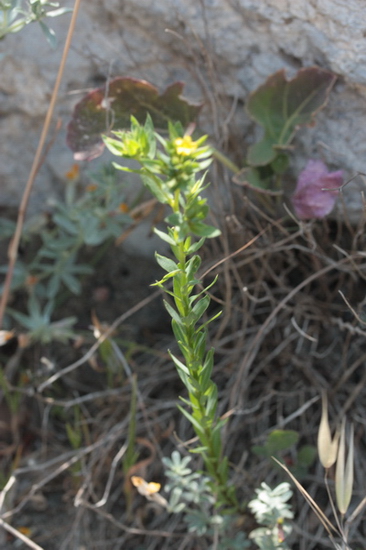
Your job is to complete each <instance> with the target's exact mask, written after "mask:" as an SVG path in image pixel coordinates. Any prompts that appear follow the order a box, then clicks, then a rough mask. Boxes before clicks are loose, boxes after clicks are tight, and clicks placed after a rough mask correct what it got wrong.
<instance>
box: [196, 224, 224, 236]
mask: <svg viewBox="0 0 366 550" xmlns="http://www.w3.org/2000/svg"><path fill="white" fill-rule="evenodd" d="M189 228H190V230H191V231H192V233H193V234H194V235H197V236H198V237H206V238H208V239H213V238H214V237H218V236H219V235H221V231H220V229H217V227H213V226H212V225H207V224H205V223H203V222H195V223H190V224H189Z"/></svg>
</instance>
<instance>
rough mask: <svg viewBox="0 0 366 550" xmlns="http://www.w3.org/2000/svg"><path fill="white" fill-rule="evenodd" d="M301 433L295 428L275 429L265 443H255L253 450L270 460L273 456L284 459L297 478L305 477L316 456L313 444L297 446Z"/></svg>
mask: <svg viewBox="0 0 366 550" xmlns="http://www.w3.org/2000/svg"><path fill="white" fill-rule="evenodd" d="M298 441H299V434H298V433H297V432H295V431H294V430H274V431H273V432H271V433H270V434H269V435H268V437H267V440H266V442H265V443H264V444H263V445H254V446H253V447H252V452H253V453H254V454H256V455H257V456H261V457H264V458H267V459H268V460H270V459H271V458H272V456H274V457H276V458H277V459H278V460H284V461H285V463H286V464H287V466H288V468H289V470H290V471H291V472H292V473H293V474H294V475H295V476H296V478H297V479H301V478H302V477H304V476H305V475H306V474H307V472H308V470H309V468H310V466H311V465H312V464H313V462H314V460H315V457H316V448H315V447H314V446H313V445H302V446H301V447H299V448H295V445H296V444H297V443H298Z"/></svg>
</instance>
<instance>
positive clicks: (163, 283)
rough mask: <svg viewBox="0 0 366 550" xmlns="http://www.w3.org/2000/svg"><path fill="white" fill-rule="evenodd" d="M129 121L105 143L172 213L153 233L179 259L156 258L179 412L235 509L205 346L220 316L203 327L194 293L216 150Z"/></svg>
mask: <svg viewBox="0 0 366 550" xmlns="http://www.w3.org/2000/svg"><path fill="white" fill-rule="evenodd" d="M131 120H132V124H131V131H129V132H115V133H114V134H115V137H114V138H107V137H106V138H105V139H104V141H105V143H106V145H107V147H108V148H109V149H110V150H111V151H112V152H113V153H114V154H115V155H118V156H123V157H126V158H133V159H135V160H137V161H139V163H140V168H139V169H138V170H134V172H138V173H139V174H140V175H141V178H142V181H143V183H144V184H145V186H146V187H147V188H148V189H149V190H150V191H151V193H152V194H153V195H154V196H155V197H156V199H157V200H158V201H159V202H161V203H162V204H166V205H168V207H169V208H170V210H171V213H170V214H169V215H168V216H167V218H166V219H165V221H166V222H167V225H168V227H167V230H166V232H164V231H160V230H156V233H157V235H158V236H159V237H160V238H161V239H162V240H163V241H165V242H167V243H168V244H169V245H170V248H171V251H172V253H173V257H174V259H172V258H168V257H166V256H162V255H160V254H156V260H157V262H158V263H159V265H160V266H161V267H162V268H163V269H164V271H165V272H166V274H165V275H164V276H163V278H162V279H161V280H160V281H158V282H156V283H155V285H156V286H159V287H161V288H163V289H164V290H165V292H166V293H167V295H168V296H170V298H171V300H170V301H165V306H166V309H167V311H168V313H169V314H170V316H171V317H172V329H173V333H174V336H175V338H176V341H177V343H178V346H179V349H180V352H181V355H182V357H181V358H179V357H176V356H174V355H173V354H172V353H170V356H171V358H172V361H173V363H174V365H175V367H176V369H177V372H178V374H179V376H180V378H181V380H182V382H183V384H184V385H185V387H186V389H187V391H188V399H185V398H181V401H182V405H181V406H179V409H180V411H181V412H182V414H183V415H184V416H185V417H186V418H187V419H188V420H189V421H190V422H191V424H192V426H193V429H194V431H195V433H196V435H197V437H198V439H199V441H200V446H199V447H198V448H196V449H195V450H194V452H197V453H199V454H201V456H202V458H203V460H204V463H205V466H206V469H207V471H208V473H209V474H210V476H211V478H212V486H213V490H214V492H215V495H216V499H217V504H218V505H223V506H226V507H230V508H235V509H237V508H238V503H237V500H236V496H235V488H234V487H233V486H230V484H229V468H228V460H227V458H226V457H223V452H222V441H221V431H222V427H223V424H224V421H223V420H221V419H220V418H218V415H217V402H218V390H217V387H216V385H215V383H214V382H213V381H212V378H211V375H212V369H213V363H214V350H213V349H208V345H207V336H208V334H207V327H208V324H209V323H210V322H211V321H212V320H213V319H215V318H216V317H217V315H214V316H213V317H212V318H211V319H209V320H208V321H206V322H203V321H202V318H203V316H204V315H205V313H206V311H207V309H208V307H209V304H210V298H209V296H208V295H207V293H206V291H207V290H208V288H209V287H206V288H204V289H203V290H201V291H198V292H197V286H198V285H200V284H201V281H200V280H199V277H198V270H199V267H200V264H201V259H200V256H199V255H198V254H197V252H198V250H199V249H200V248H201V246H202V245H203V244H204V242H205V239H206V238H212V237H216V236H218V235H219V234H220V231H219V230H218V229H216V228H214V227H212V226H210V225H207V224H206V222H205V219H206V217H207V215H208V212H209V207H208V205H207V201H206V199H204V198H202V196H201V194H202V192H203V190H204V189H205V188H206V187H207V184H206V183H205V178H204V177H198V173H199V172H202V171H203V170H205V169H206V168H207V167H208V166H209V164H210V163H211V160H212V151H211V149H210V148H209V147H208V146H206V145H205V140H206V137H205V136H204V137H202V138H200V139H198V140H197V141H193V140H192V138H191V136H190V135H187V134H185V135H184V133H183V129H182V127H181V125H179V124H175V125H173V124H170V125H169V138H168V139H167V140H165V139H163V138H162V137H161V136H160V135H158V134H156V133H155V132H154V128H153V123H152V121H151V119H150V118H149V117H148V118H147V120H146V123H145V125H144V126H142V125H140V124H139V123H138V122H137V120H136V119H134V118H133V117H132V119H131ZM158 144H160V147H158ZM115 166H116V167H117V168H119V169H121V170H125V171H132V170H131V169H129V168H125V167H122V166H119V165H115ZM168 282H172V289H171V290H170V289H168V288H167V283H168ZM210 286H211V285H210Z"/></svg>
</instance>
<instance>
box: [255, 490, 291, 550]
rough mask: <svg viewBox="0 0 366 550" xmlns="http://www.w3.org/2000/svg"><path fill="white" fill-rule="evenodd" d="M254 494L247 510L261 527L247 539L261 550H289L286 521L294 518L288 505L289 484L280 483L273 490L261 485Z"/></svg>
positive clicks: (289, 531)
mask: <svg viewBox="0 0 366 550" xmlns="http://www.w3.org/2000/svg"><path fill="white" fill-rule="evenodd" d="M255 492H256V494H257V496H256V498H254V499H253V500H251V501H250V502H249V508H250V510H251V511H252V512H253V514H254V516H255V519H256V520H257V522H258V523H259V524H260V525H263V527H258V529H254V531H252V532H251V533H250V535H249V538H250V539H253V540H254V542H255V543H256V544H257V545H258V546H259V548H260V549H261V550H276V549H277V548H283V549H284V550H289V546H288V545H287V543H286V539H287V538H288V536H289V535H290V533H291V531H292V527H291V523H290V522H289V521H288V520H290V519H292V518H293V517H294V515H293V512H292V510H291V507H290V505H289V504H288V500H289V499H290V498H291V496H292V491H291V489H290V485H289V483H286V482H285V483H280V485H277V487H276V488H275V489H271V488H270V487H268V485H267V484H266V483H262V484H261V486H260V488H259V489H256V491H255Z"/></svg>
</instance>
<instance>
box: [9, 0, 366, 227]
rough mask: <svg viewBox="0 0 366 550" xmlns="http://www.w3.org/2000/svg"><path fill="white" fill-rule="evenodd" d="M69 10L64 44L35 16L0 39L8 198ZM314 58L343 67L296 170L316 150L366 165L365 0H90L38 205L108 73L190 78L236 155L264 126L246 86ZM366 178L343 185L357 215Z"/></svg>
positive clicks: (156, 80) (59, 176)
mask: <svg viewBox="0 0 366 550" xmlns="http://www.w3.org/2000/svg"><path fill="white" fill-rule="evenodd" d="M60 3H61V5H62V6H70V7H72V5H73V2H72V1H70V0H65V1H64V2H62V1H61V2H60ZM69 21H70V15H64V16H62V17H59V18H56V19H49V23H50V24H51V26H52V27H53V28H54V30H55V31H56V34H57V37H58V40H59V47H58V49H57V50H56V51H53V50H51V49H50V47H49V45H48V43H47V42H46V40H45V38H44V37H43V34H42V33H41V31H40V29H39V27H38V25H36V24H32V25H30V26H28V27H27V28H26V29H24V30H23V31H22V32H21V33H18V34H15V35H10V36H8V37H6V38H5V40H3V41H2V42H0V52H1V54H2V57H1V59H0V143H1V146H0V184H1V195H0V207H1V206H4V205H5V206H17V205H18V203H19V199H20V196H21V192H22V189H23V187H24V184H25V182H26V179H27V176H28V173H29V170H30V167H31V163H32V158H33V155H34V151H35V149H36V147H37V142H38V138H39V135H40V132H41V125H42V122H43V119H44V115H45V112H46V109H47V103H48V100H49V97H50V93H51V90H52V86H53V83H54V81H55V75H56V72H57V68H58V63H59V60H60V58H61V53H62V48H63V43H64V39H65V36H66V33H67V27H68V23H69ZM166 29H169V31H170V32H166ZM314 64H315V65H319V66H320V67H323V68H325V69H330V70H332V71H334V72H335V73H336V74H337V75H338V76H339V78H338V81H337V83H336V86H335V89H334V91H333V92H332V94H331V97H330V101H329V103H328V106H327V107H326V108H325V109H324V110H323V111H322V112H321V113H320V114H319V115H318V118H317V120H318V123H317V126H316V127H315V128H314V129H305V130H301V132H300V133H299V135H298V137H297V138H296V142H295V143H296V154H295V155H294V157H293V162H292V167H293V171H294V174H296V172H297V171H298V170H301V169H302V168H303V166H304V165H305V162H306V160H307V159H308V158H321V159H323V160H324V161H325V162H326V163H327V164H328V165H329V167H330V168H333V169H343V170H345V173H346V175H347V176H351V175H353V174H354V173H355V172H356V171H359V172H366V163H365V160H366V155H365V152H366V124H365V121H366V116H365V115H366V6H365V3H364V0H307V1H306V2H304V1H303V0H288V1H287V0H138V1H137V0H105V1H103V2H101V1H100V0H84V2H82V3H81V11H80V14H79V17H78V21H77V28H76V34H75V36H74V40H73V46H72V50H71V53H70V55H69V59H68V62H67V67H66V73H65V76H64V80H63V84H62V89H61V93H60V97H59V102H58V106H57V110H56V114H57V116H60V117H61V118H62V120H63V130H62V131H61V132H60V133H59V134H58V135H57V137H56V141H55V144H54V146H53V148H52V150H51V152H50V154H49V156H48V158H47V160H46V162H45V165H44V166H43V167H42V169H41V172H40V174H39V176H38V178H37V182H36V188H35V191H34V193H33V195H32V199H31V204H30V211H31V212H34V211H35V210H38V209H40V208H42V205H44V204H45V203H46V202H47V201H48V200H49V199H50V198H52V197H57V196H58V194H59V192H60V185H61V184H62V181H63V178H64V174H65V172H66V171H67V170H68V169H69V168H70V166H71V165H72V163H73V157H72V153H71V151H70V150H69V149H68V148H67V146H66V144H65V127H66V124H67V122H68V120H69V118H70V116H71V112H72V109H73V106H74V104H75V103H76V102H77V101H78V100H79V99H81V97H82V96H83V94H84V93H85V92H86V91H88V90H90V89H92V88H95V87H98V86H100V85H102V84H103V83H104V82H105V81H106V79H108V78H112V77H114V76H122V75H123V76H134V77H138V78H143V79H146V80H148V81H150V82H152V83H153V84H155V85H156V86H158V87H159V88H160V89H163V88H164V87H165V86H166V85H168V84H169V83H171V82H173V81H175V80H183V81H185V82H186V90H185V95H186V96H187V97H189V98H190V99H192V100H197V99H205V100H206V104H207V108H206V109H205V111H204V113H203V117H202V127H203V129H204V130H206V131H207V130H208V131H210V132H211V133H212V134H213V135H214V137H215V139H216V140H217V142H218V143H219V144H220V146H222V147H224V148H229V151H230V152H231V153H230V154H232V155H233V156H234V158H235V159H236V160H238V158H239V157H240V156H241V155H242V156H244V155H245V151H246V147H247V146H248V144H250V143H251V142H252V141H253V140H254V139H255V133H256V131H257V130H255V128H254V126H253V125H252V123H251V122H250V120H249V119H248V118H247V116H246V115H245V113H244V111H243V105H244V103H245V99H246V97H247V95H248V93H249V92H250V91H252V90H253V89H255V88H256V87H257V86H258V85H260V84H261V83H262V82H263V81H264V80H265V79H266V78H267V76H269V75H270V74H271V73H273V72H274V71H276V70H278V69H281V68H284V67H285V68H286V69H287V70H288V74H289V75H291V74H293V73H294V72H295V71H296V70H297V69H299V68H301V67H306V66H311V65H314ZM105 159H106V156H103V157H102V158H101V159H100V160H99V161H92V162H94V163H97V162H101V161H103V160H105ZM363 187H364V183H363V181H362V177H358V178H357V179H356V180H355V181H354V182H352V183H351V184H350V185H349V186H347V188H346V190H345V194H344V198H345V201H346V203H347V207H348V211H349V212H350V214H351V215H352V216H353V215H354V214H355V215H356V216H357V215H358V214H359V212H360V210H361V208H362V200H361V197H362V196H361V191H362V189H363Z"/></svg>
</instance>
